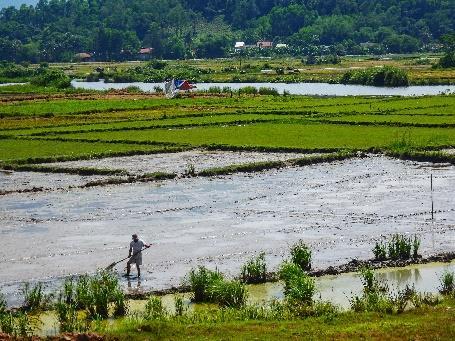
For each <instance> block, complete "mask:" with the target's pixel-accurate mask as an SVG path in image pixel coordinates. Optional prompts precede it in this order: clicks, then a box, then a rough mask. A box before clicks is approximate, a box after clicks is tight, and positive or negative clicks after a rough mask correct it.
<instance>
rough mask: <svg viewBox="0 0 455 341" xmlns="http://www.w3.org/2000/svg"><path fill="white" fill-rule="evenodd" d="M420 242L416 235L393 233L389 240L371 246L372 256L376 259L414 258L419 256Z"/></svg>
mask: <svg viewBox="0 0 455 341" xmlns="http://www.w3.org/2000/svg"><path fill="white" fill-rule="evenodd" d="M420 244H421V240H420V238H418V237H417V236H414V238H411V237H406V236H404V235H400V234H394V235H393V236H392V238H391V239H390V240H389V241H387V242H385V243H383V242H377V243H376V244H375V246H374V248H373V254H374V258H375V260H377V261H384V260H388V259H392V260H398V259H401V260H407V259H411V258H413V259H416V258H418V257H419V248H420Z"/></svg>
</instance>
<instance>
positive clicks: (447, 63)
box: [437, 52, 455, 69]
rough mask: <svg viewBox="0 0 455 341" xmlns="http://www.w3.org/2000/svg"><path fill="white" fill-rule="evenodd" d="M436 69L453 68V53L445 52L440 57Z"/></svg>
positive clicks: (454, 65) (454, 56)
mask: <svg viewBox="0 0 455 341" xmlns="http://www.w3.org/2000/svg"><path fill="white" fill-rule="evenodd" d="M437 66H438V67H441V68H444V69H447V68H453V67H455V52H447V53H445V54H444V56H442V57H441V58H440V59H439V61H438V64H437Z"/></svg>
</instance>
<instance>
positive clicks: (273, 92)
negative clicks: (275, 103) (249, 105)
mask: <svg viewBox="0 0 455 341" xmlns="http://www.w3.org/2000/svg"><path fill="white" fill-rule="evenodd" d="M258 93H259V95H267V96H278V95H279V92H278V90H277V89H275V88H270V87H264V86H261V87H260V88H259V90H258Z"/></svg>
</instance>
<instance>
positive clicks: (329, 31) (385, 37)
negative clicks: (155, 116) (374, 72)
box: [0, 0, 455, 62]
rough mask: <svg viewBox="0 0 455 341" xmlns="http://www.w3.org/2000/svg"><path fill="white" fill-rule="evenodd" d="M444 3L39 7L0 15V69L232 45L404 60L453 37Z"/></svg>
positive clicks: (451, 10)
mask: <svg viewBox="0 0 455 341" xmlns="http://www.w3.org/2000/svg"><path fill="white" fill-rule="evenodd" d="M453 18H455V1H453V0H205V1H203V0H115V1H114V0H40V1H39V2H38V3H37V5H36V6H28V5H23V6H21V7H20V8H18V9H17V8H14V7H7V8H3V9H2V10H1V11H0V60H9V61H16V62H20V61H31V62H38V61H69V60H71V59H72V58H73V56H74V54H75V53H79V52H90V53H93V54H94V58H96V59H98V60H121V59H130V58H135V55H136V53H137V51H138V50H139V49H140V48H141V47H152V48H153V49H154V50H153V56H154V57H159V58H169V59H180V58H188V57H197V58H204V57H209V58H210V57H223V56H228V55H229V53H231V52H232V48H233V43H234V42H235V41H245V42H247V43H248V44H254V43H256V42H257V41H259V40H268V41H273V42H275V43H286V44H288V46H289V47H290V48H289V49H287V50H286V51H285V52H286V53H299V54H300V53H306V54H308V55H310V54H321V53H323V52H327V53H331V54H339V55H342V54H360V53H387V52H390V53H407V52H416V51H421V50H432V49H437V48H438V43H439V39H440V38H441V37H442V36H443V35H444V34H447V33H451V32H454V31H455V20H453Z"/></svg>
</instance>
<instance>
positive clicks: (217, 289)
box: [208, 280, 248, 308]
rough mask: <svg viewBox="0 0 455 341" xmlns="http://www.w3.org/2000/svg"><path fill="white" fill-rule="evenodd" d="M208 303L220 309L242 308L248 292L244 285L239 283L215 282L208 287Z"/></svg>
mask: <svg viewBox="0 0 455 341" xmlns="http://www.w3.org/2000/svg"><path fill="white" fill-rule="evenodd" d="M208 294H209V297H210V301H212V302H215V303H217V304H219V305H220V306H221V307H233V308H239V307H242V306H243V305H244V304H245V302H246V299H247V296H248V292H247V289H246V286H245V284H243V283H241V282H239V281H226V280H222V281H215V282H213V283H212V284H211V285H210V286H209V287H208Z"/></svg>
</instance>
